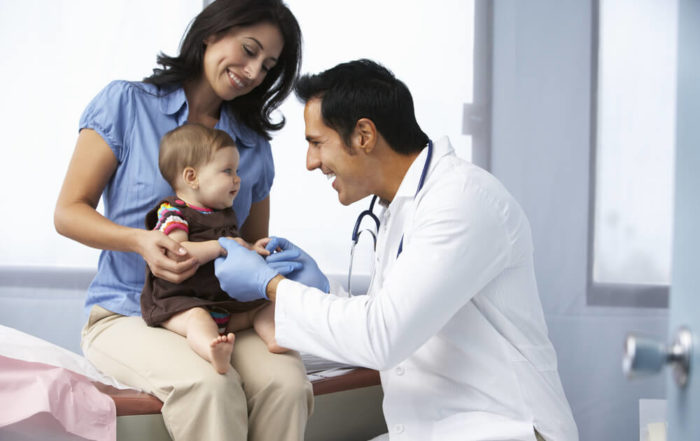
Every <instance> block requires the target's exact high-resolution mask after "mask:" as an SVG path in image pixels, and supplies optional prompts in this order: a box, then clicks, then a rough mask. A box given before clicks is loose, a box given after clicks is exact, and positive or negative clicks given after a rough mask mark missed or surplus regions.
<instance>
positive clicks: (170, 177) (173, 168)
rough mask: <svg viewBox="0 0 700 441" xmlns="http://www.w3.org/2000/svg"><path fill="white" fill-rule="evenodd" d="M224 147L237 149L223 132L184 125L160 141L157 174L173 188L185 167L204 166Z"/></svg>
mask: <svg viewBox="0 0 700 441" xmlns="http://www.w3.org/2000/svg"><path fill="white" fill-rule="evenodd" d="M223 147H236V144H235V143H234V142H233V139H232V138H231V136H229V134H228V133H226V132H224V131H223V130H218V129H211V128H209V127H206V126H203V125H201V124H197V123H187V124H184V125H182V126H180V127H178V128H176V129H173V130H171V131H169V132H168V133H166V134H165V135H164V136H163V139H161V140H160V152H159V153H158V167H159V168H160V173H161V174H162V175H163V177H164V178H165V180H166V181H168V183H169V184H170V186H171V187H173V188H175V183H176V182H177V177H178V176H179V175H180V173H181V172H182V170H184V169H185V167H192V168H197V167H199V166H201V165H204V164H206V163H207V162H209V161H211V159H212V157H213V156H214V153H216V152H217V150H219V149H221V148H223Z"/></svg>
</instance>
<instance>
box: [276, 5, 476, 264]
mask: <svg viewBox="0 0 700 441" xmlns="http://www.w3.org/2000/svg"><path fill="white" fill-rule="evenodd" d="M287 3H288V5H289V7H290V9H291V10H292V12H294V14H295V15H296V16H297V19H298V20H299V23H300V25H301V29H302V32H303V34H304V60H303V67H302V72H303V73H318V72H320V71H323V70H325V69H329V68H331V67H333V66H335V65H336V64H338V63H341V62H346V61H350V60H354V59H358V58H371V59H374V60H375V61H378V62H380V63H382V64H384V65H385V66H386V67H387V68H389V69H390V70H391V71H393V72H394V74H395V75H396V76H397V77H398V78H399V79H401V80H402V81H403V82H405V83H406V85H407V86H408V88H409V89H410V90H411V93H412V95H413V98H414V104H415V108H416V116H417V119H418V123H419V124H420V125H421V127H422V128H423V130H424V131H425V132H426V133H427V134H428V136H430V137H432V138H434V139H437V138H439V137H441V136H443V135H448V136H449V137H450V139H451V141H452V143H453V146H454V147H455V150H456V151H457V153H458V154H459V155H460V156H462V157H465V158H469V157H470V156H471V143H470V139H469V138H468V137H467V136H464V135H462V134H461V133H462V106H463V103H468V102H471V100H472V82H473V74H472V66H471V64H472V58H473V26H472V22H473V1H465V0H437V1H432V2H426V1H423V0H382V1H379V2H377V1H375V0H355V1H350V2H347V1H322V2H321V1H316V0H288V2H287ZM281 110H282V112H283V113H284V115H285V117H286V118H287V126H286V127H285V128H284V129H283V130H282V131H281V132H280V133H278V134H276V135H275V138H274V140H273V143H272V144H273V149H272V150H273V154H274V157H275V164H276V168H277V175H276V178H275V185H274V186H273V188H272V195H271V201H272V216H271V223H270V234H272V235H278V236H286V237H288V238H289V239H290V240H292V241H294V242H296V243H297V244H298V245H300V246H301V247H302V248H304V249H305V250H306V251H307V252H309V254H311V255H312V256H314V257H315V258H316V259H317V260H318V262H319V265H320V266H321V269H323V270H324V271H326V272H330V273H337V274H346V273H347V269H348V262H349V252H350V236H351V232H352V228H353V226H354V224H355V218H356V217H357V215H358V214H359V213H360V212H361V211H362V210H365V209H366V208H367V206H368V204H369V199H367V200H363V201H360V202H357V203H355V204H353V205H351V206H349V207H344V206H342V205H340V203H339V202H338V198H337V194H336V192H335V191H334V190H333V189H332V188H331V186H330V184H329V182H328V181H327V180H326V178H325V177H323V176H322V174H321V173H320V172H318V171H317V172H314V173H309V172H308V171H307V170H306V165H305V164H306V147H307V145H306V142H305V140H304V121H303V107H302V105H301V104H300V103H299V102H298V101H297V99H296V98H295V97H292V98H290V99H289V100H287V102H285V104H284V105H283V106H282V109H281ZM359 263H361V262H359ZM368 268H369V267H368V266H362V265H360V266H359V268H358V273H359V272H360V271H362V272H365V273H366V272H367V269H368ZM353 271H355V270H353Z"/></svg>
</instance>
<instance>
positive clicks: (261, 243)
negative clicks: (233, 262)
mask: <svg viewBox="0 0 700 441" xmlns="http://www.w3.org/2000/svg"><path fill="white" fill-rule="evenodd" d="M228 238H229V239H233V240H235V241H236V242H238V244H239V245H241V246H243V247H246V248H248V249H249V250H253V251H255V252H256V253H258V254H260V255H261V256H263V257H265V256H269V255H270V252H269V251H267V250H266V249H265V245H267V243H268V242H269V241H270V238H269V237H263V238H262V239H258V241H257V242H255V243H254V244H253V245H251V244H249V243H248V242H246V240H245V239H243V238H242V237H230V236H229V237H228ZM222 249H223V248H222ZM188 251H189V249H188ZM225 255H226V250H223V254H222V256H225ZM217 257H218V256H217Z"/></svg>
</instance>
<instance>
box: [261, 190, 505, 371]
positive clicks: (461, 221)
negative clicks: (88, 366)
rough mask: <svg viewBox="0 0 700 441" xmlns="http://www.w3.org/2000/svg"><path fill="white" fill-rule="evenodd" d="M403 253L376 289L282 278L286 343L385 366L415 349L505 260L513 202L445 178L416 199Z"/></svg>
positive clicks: (280, 326) (280, 319)
mask: <svg viewBox="0 0 700 441" xmlns="http://www.w3.org/2000/svg"><path fill="white" fill-rule="evenodd" d="M415 203H416V204H417V206H416V209H415V213H414V214H413V218H412V220H410V221H407V224H406V226H405V233H404V234H405V235H404V247H403V252H402V254H401V255H400V256H399V257H398V259H397V261H396V262H395V263H394V266H393V268H392V269H391V273H390V274H388V275H387V278H386V279H385V283H384V286H383V287H382V288H381V290H379V291H378V292H376V293H375V294H374V295H373V296H358V297H351V298H341V297H337V296H332V295H331V296H329V295H326V294H324V293H322V292H321V291H319V290H317V289H314V288H309V287H306V286H304V285H301V284H299V283H296V282H293V281H289V280H284V281H282V282H281V283H280V284H279V285H278V288H277V302H276V303H277V304H276V308H275V314H276V319H275V323H276V338H277V342H278V343H279V344H280V345H282V346H285V347H288V348H293V349H297V350H300V351H304V352H309V353H313V354H316V355H318V356H321V357H324V358H327V359H331V360H336V361H340V362H343V363H348V364H353V365H359V366H365V367H370V368H373V369H377V370H385V369H388V368H391V367H393V366H395V365H396V364H398V363H400V362H401V361H402V360H404V359H406V358H407V357H408V356H409V355H411V354H412V353H413V352H415V351H416V350H417V349H418V348H419V347H420V346H421V345H423V344H424V343H425V342H426V341H427V340H428V339H429V338H430V337H432V336H434V335H435V334H437V333H438V332H439V330H440V329H441V328H442V327H443V326H445V324H446V323H447V322H448V321H449V320H450V319H451V317H452V316H453V315H454V313H455V312H456V311H457V310H459V309H460V308H462V307H463V306H464V305H465V304H466V303H467V302H469V301H470V300H471V299H472V297H473V296H474V295H476V294H477V293H478V292H479V291H480V290H481V289H482V288H483V287H484V286H486V285H487V284H488V283H489V282H490V281H491V280H493V279H494V278H495V277H497V276H498V275H499V274H500V273H501V272H502V271H503V270H504V269H505V267H506V266H507V264H508V261H509V257H510V252H511V251H510V250H511V240H510V238H509V234H508V232H507V229H506V226H505V225H506V222H505V218H506V216H507V211H508V206H507V204H506V203H502V202H501V201H500V200H499V198H498V197H495V196H494V195H493V194H492V192H490V191H489V190H487V189H486V188H484V187H482V186H479V185H473V184H471V183H469V182H467V181H466V179H463V180H462V181H461V182H460V181H458V182H456V183H455V182H454V180H452V181H450V180H447V181H444V180H443V181H441V182H440V183H439V184H438V185H436V186H432V187H431V191H429V192H427V193H425V194H424V196H423V197H421V198H420V199H417V200H416V201H415Z"/></svg>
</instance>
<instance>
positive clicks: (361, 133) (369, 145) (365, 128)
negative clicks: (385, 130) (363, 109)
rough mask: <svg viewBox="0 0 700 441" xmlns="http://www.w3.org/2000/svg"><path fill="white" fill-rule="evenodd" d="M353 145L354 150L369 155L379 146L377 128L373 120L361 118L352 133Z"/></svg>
mask: <svg viewBox="0 0 700 441" xmlns="http://www.w3.org/2000/svg"><path fill="white" fill-rule="evenodd" d="M352 144H353V146H352V147H354V148H358V149H361V150H364V152H365V153H369V152H371V151H372V150H373V149H374V146H375V145H376V144H377V127H376V126H375V125H374V122H372V120H371V119H368V118H360V119H359V120H357V123H356V124H355V130H353V132H352Z"/></svg>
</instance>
